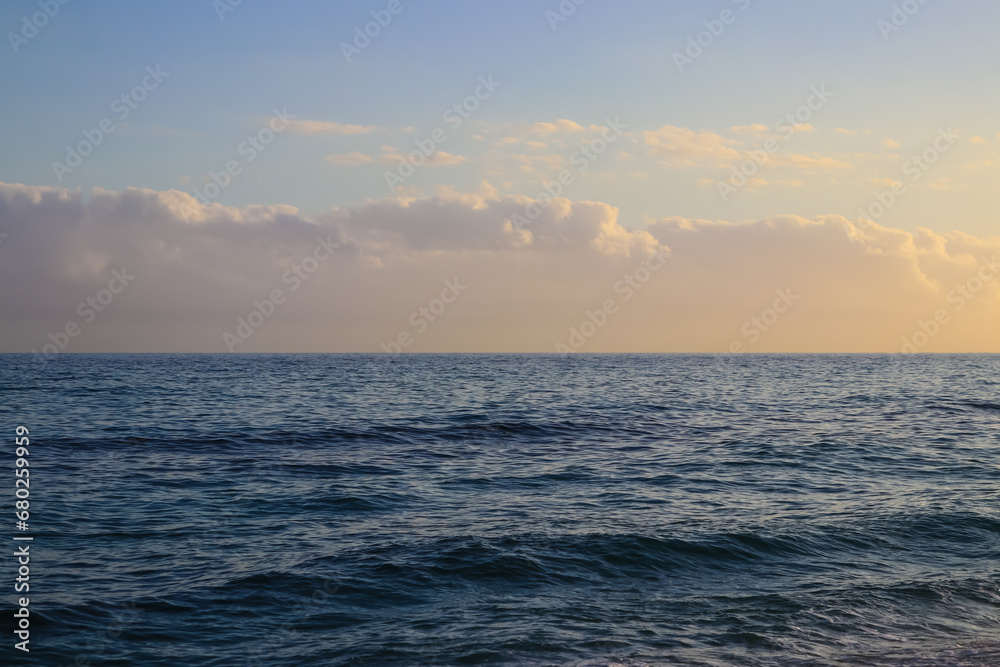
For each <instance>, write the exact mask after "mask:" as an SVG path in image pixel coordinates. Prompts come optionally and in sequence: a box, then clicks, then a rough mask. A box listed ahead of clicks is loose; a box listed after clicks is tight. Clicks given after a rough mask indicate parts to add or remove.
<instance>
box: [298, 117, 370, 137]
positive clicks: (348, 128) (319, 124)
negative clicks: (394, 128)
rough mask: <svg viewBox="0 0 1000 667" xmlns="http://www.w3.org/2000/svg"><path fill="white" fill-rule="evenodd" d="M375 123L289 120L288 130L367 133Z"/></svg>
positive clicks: (309, 132) (299, 131)
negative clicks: (359, 123)
mask: <svg viewBox="0 0 1000 667" xmlns="http://www.w3.org/2000/svg"><path fill="white" fill-rule="evenodd" d="M377 129H379V128H378V126H377V125H345V124H343V123H333V122H327V121H321V120H293V121H289V127H288V131H289V132H291V133H292V134H307V135H308V134H341V135H351V134H368V133H370V132H374V131H376V130H377Z"/></svg>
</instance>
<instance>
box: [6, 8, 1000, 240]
mask: <svg viewBox="0 0 1000 667" xmlns="http://www.w3.org/2000/svg"><path fill="white" fill-rule="evenodd" d="M386 4H387V3H386V2H357V3H324V2H295V3H290V4H281V5H278V4H277V3H264V2H254V1H253V0H246V1H244V2H243V3H242V4H240V5H239V6H237V7H235V8H234V9H233V11H231V12H226V13H225V14H224V20H221V21H220V19H219V18H218V16H217V11H216V9H215V8H214V7H213V3H212V2H210V1H209V0H181V1H180V2H173V3H169V4H166V3H162V4H148V3H132V2H102V3H99V4H97V3H90V4H88V3H83V2H70V3H69V4H67V5H65V6H62V7H61V8H60V11H59V13H58V15H56V16H55V17H54V18H52V19H51V21H50V23H49V25H47V26H45V27H44V28H42V29H41V30H40V31H39V34H38V35H37V36H36V37H34V38H32V39H31V40H30V41H29V43H28V44H26V45H23V46H22V47H21V49H20V52H19V53H17V54H14V53H13V52H12V49H10V48H8V49H7V51H6V53H5V54H4V56H3V57H4V58H5V59H6V60H7V65H6V66H5V67H4V68H3V70H2V74H0V77H2V79H0V84H2V85H3V88H4V89H5V90H7V91H9V92H8V94H10V95H11V99H12V100H14V101H15V102H14V104H13V105H10V106H9V107H8V111H7V113H6V115H7V122H6V123H5V127H4V132H3V134H4V147H5V150H4V151H3V155H2V157H0V180H3V181H7V182H22V183H30V184H35V185H47V184H51V185H56V184H58V181H57V180H56V179H55V177H54V175H53V170H52V167H51V163H52V161H53V160H59V159H61V158H62V157H63V155H64V153H65V150H64V146H65V145H67V144H69V143H71V142H74V141H76V140H78V139H79V138H81V135H80V133H81V131H82V130H84V129H87V128H89V127H91V126H94V125H96V123H97V122H98V121H99V120H100V119H101V118H102V117H104V116H106V115H108V107H109V103H110V101H111V100H113V99H114V98H115V97H117V96H119V95H120V94H122V93H123V92H125V91H128V90H129V89H131V87H132V86H134V85H135V84H136V83H137V81H138V80H140V79H141V77H142V74H143V70H144V68H145V67H146V66H148V65H156V64H159V65H161V66H162V68H163V70H165V71H168V72H170V76H169V78H168V79H167V80H166V81H165V82H164V84H163V85H162V87H161V88H158V89H157V90H155V91H153V93H151V94H150V96H149V98H148V99H147V100H145V101H144V102H143V103H142V104H141V105H140V106H139V108H137V109H136V110H135V112H134V114H132V116H131V117H130V118H129V119H128V124H127V125H125V126H123V127H121V128H119V129H118V130H117V131H116V132H115V133H114V134H113V135H112V136H110V137H108V140H107V141H106V144H105V145H102V146H101V147H99V149H98V150H97V151H95V153H94V154H93V155H92V156H90V157H89V158H88V159H87V160H86V163H85V164H84V165H83V166H82V167H81V168H80V169H79V170H77V171H75V172H74V173H73V174H71V175H69V176H67V177H66V179H65V181H64V182H63V183H62V185H64V186H68V187H71V188H75V187H77V186H79V187H81V188H83V189H84V190H88V189H89V188H91V187H94V186H99V187H104V188H109V189H122V188H125V187H128V186H137V187H144V188H152V189H159V190H165V189H170V188H179V189H185V190H188V191H190V190H191V186H190V185H189V184H188V183H187V179H192V180H193V181H194V182H195V183H197V182H198V181H199V180H200V179H201V178H203V177H204V175H205V174H206V173H207V172H208V171H209V170H215V169H218V167H219V165H220V164H224V163H225V162H226V161H227V160H228V159H229V158H230V156H231V155H232V154H233V152H234V150H235V147H236V146H237V145H238V144H239V142H240V141H241V140H242V138H244V137H245V136H246V135H247V134H248V133H249V132H255V131H256V130H257V129H258V128H259V127H261V126H262V123H263V122H264V119H265V118H266V117H267V116H268V115H269V113H270V109H272V108H273V107H279V108H287V109H288V110H289V112H291V113H293V114H295V115H297V116H298V117H299V118H301V119H308V120H320V121H331V122H338V123H348V124H362V125H376V126H378V127H379V128H383V129H380V130H379V131H378V132H376V133H373V134H371V135H365V136H337V135H333V136H325V135H322V136H296V137H292V136H283V137H280V138H279V140H278V141H276V142H275V143H274V144H272V145H271V146H269V147H268V150H267V154H266V156H262V158H263V159H261V160H258V161H257V162H258V163H257V164H256V165H253V168H252V169H248V170H247V172H246V173H245V174H244V175H243V177H241V178H240V179H239V180H238V181H235V182H234V183H233V185H232V186H231V187H230V188H228V189H227V190H226V191H225V192H224V193H222V195H220V197H219V199H218V201H220V202H222V203H226V204H231V205H238V206H244V205H248V204H291V205H294V206H297V207H299V208H300V209H301V210H303V211H306V212H317V211H321V210H324V209H328V208H330V207H333V206H350V205H354V204H358V203H360V202H362V201H364V200H365V199H368V198H380V197H383V196H385V195H386V194H387V191H386V187H385V184H384V179H383V178H382V174H383V172H384V171H385V169H384V168H383V165H381V164H379V162H378V161H377V160H376V162H375V163H373V164H371V165H367V166H365V168H362V169H345V168H336V167H333V166H331V165H329V164H324V157H325V156H326V155H328V154H335V153H347V152H353V151H360V152H367V153H369V154H373V155H375V154H377V153H378V147H379V146H383V145H391V146H393V147H397V148H412V146H411V145H410V144H411V143H412V140H413V139H416V138H419V137H421V136H423V135H424V134H426V133H427V132H429V131H430V130H432V129H433V128H434V127H436V126H438V125H440V116H441V112H442V110H443V109H446V108H447V107H449V106H450V105H452V104H453V103H454V102H455V101H457V100H461V99H462V98H464V97H465V95H467V94H468V93H469V92H470V90H471V88H472V87H473V86H474V84H475V81H476V79H477V77H479V76H480V75H484V74H490V73H492V74H493V75H494V76H495V77H496V79H497V80H498V81H501V82H502V83H503V87H502V89H501V91H500V92H499V93H498V94H497V95H496V96H494V97H493V98H491V99H490V100H489V101H488V102H487V103H485V104H484V105H483V106H482V108H481V109H480V110H478V111H477V113H476V114H475V116H474V119H473V120H474V123H473V124H470V125H469V126H466V127H465V128H463V130H462V131H461V132H459V133H457V134H456V135H455V136H454V138H452V139H449V144H448V146H447V148H446V149H445V150H447V151H448V152H449V153H453V154H460V155H463V154H465V153H468V154H469V155H468V157H469V162H467V163H466V164H464V165H462V166H461V167H445V168H441V169H435V170H433V173H432V170H430V169H426V170H422V173H421V174H420V175H419V176H418V177H416V178H415V179H414V181H413V183H414V184H416V185H417V186H418V187H420V188H423V189H424V190H428V191H430V189H432V188H433V187H434V186H438V185H447V186H451V187H455V188H458V189H459V190H463V191H465V190H470V189H474V188H475V186H476V184H478V183H479V181H480V180H481V179H482V178H484V177H486V178H487V179H489V175H485V174H484V168H483V167H482V165H481V164H480V163H479V162H478V160H476V159H475V155H476V154H477V153H479V154H481V153H482V152H483V151H482V150H480V149H481V147H477V146H476V145H475V144H476V142H475V140H473V139H472V136H473V135H474V134H478V133H479V132H476V131H475V130H476V128H482V127H487V126H498V127H515V126H517V125H521V124H530V123H534V122H541V121H553V120H555V119H560V118H566V119H570V120H573V121H574V122H577V123H580V124H581V125H584V126H586V125H589V124H601V123H603V122H604V119H605V118H607V117H620V118H621V119H622V121H623V122H626V123H628V124H629V126H630V128H632V129H633V130H634V131H636V132H640V131H647V130H655V129H656V128H659V127H661V126H664V125H668V124H669V125H673V126H678V127H685V128H692V129H695V130H702V129H706V130H711V131H713V132H721V131H722V130H723V129H724V128H728V127H732V126H741V125H749V124H753V123H764V124H770V123H771V122H772V120H773V119H774V118H776V117H778V116H780V115H782V114H783V113H785V112H786V110H788V109H793V108H795V107H796V106H797V105H798V104H800V103H801V101H802V99H804V97H805V96H806V95H807V94H808V90H809V88H810V86H812V85H816V84H825V85H827V86H828V87H829V89H830V90H831V91H833V92H834V93H835V97H834V99H833V101H832V102H831V103H830V104H829V105H828V106H827V107H825V108H824V109H823V110H822V111H821V113H818V114H817V116H816V118H815V119H814V120H813V121H812V125H814V126H815V127H816V128H817V132H816V133H815V136H810V137H803V138H801V139H796V149H798V150H802V151H809V152H815V153H833V152H837V151H843V152H857V153H865V152H871V151H872V146H870V145H868V144H869V143H872V142H868V143H865V142H861V141H857V140H855V141H854V142H851V141H845V140H844V139H845V138H844V137H842V136H838V135H835V134H832V132H831V131H832V130H833V129H834V128H846V129H851V130H865V129H867V130H870V131H871V136H872V137H873V138H874V139H873V142H876V143H877V141H876V140H878V141H881V140H883V139H887V138H889V139H892V140H893V141H896V142H898V143H899V144H900V145H901V148H900V151H899V155H900V156H901V157H900V159H899V160H898V161H897V163H896V164H895V165H894V164H892V160H891V159H889V160H887V161H886V164H884V165H882V166H881V167H880V168H881V169H882V170H883V171H884V172H885V174H884V175H885V176H886V177H891V175H892V174H891V172H892V170H893V168H894V167H898V166H899V164H901V163H902V162H903V161H904V160H905V157H906V154H905V151H906V150H907V149H909V148H912V149H913V150H921V149H922V148H923V147H924V145H925V144H926V142H927V141H928V138H929V137H933V135H934V131H935V129H936V128H938V127H939V126H947V125H951V126H956V127H961V129H962V131H963V134H964V136H966V137H968V136H972V135H983V136H987V137H989V138H990V139H991V140H994V139H995V135H996V132H997V130H998V129H1000V128H998V127H997V123H996V122H995V120H994V119H995V118H997V117H998V111H1000V99H998V95H1000V92H998V91H1000V89H998V87H997V86H994V85H983V82H987V81H993V80H994V79H995V77H996V72H997V71H1000V62H998V61H1000V55H998V53H997V50H996V49H995V47H994V44H995V41H994V39H993V35H992V32H991V31H992V30H994V27H995V25H996V24H997V18H998V15H1000V7H998V6H996V5H995V3H988V2H952V3H947V4H946V3H943V2H935V1H933V0H931V1H929V2H927V3H926V4H925V5H923V6H921V8H920V9H919V11H918V12H917V13H916V14H914V15H913V16H912V17H911V18H909V20H908V21H907V23H906V24H905V25H903V26H902V27H901V29H900V30H899V31H898V32H894V33H892V34H891V35H890V39H889V41H888V42H886V41H885V40H883V38H882V34H881V33H880V30H879V28H878V26H877V22H878V21H879V20H880V19H888V18H889V17H890V16H891V13H892V8H893V5H894V3H893V2H871V1H867V2H861V1H847V2H838V3H801V2H790V1H785V2H780V1H774V2H763V1H760V0H750V2H749V3H745V2H743V1H742V0H741V2H739V3H731V2H725V1H717V2H699V3H676V2H675V3H664V2H644V1H634V2H629V3H625V4H622V3H611V2H600V1H598V0H589V1H588V2H586V3H584V4H583V5H581V6H579V7H578V8H577V10H576V11H575V13H573V15H571V16H569V17H568V19H567V20H566V21H565V22H561V23H559V24H558V26H557V29H556V30H555V31H553V30H552V29H551V28H550V25H549V22H548V20H547V18H546V12H547V11H558V6H559V3H558V2H529V1H527V0H513V1H510V2H504V3H484V2H478V3H468V2H454V1H445V2H435V3H421V2H411V1H404V2H402V6H403V10H402V12H401V13H399V14H398V15H396V16H394V17H393V20H392V22H391V23H390V24H389V26H388V27H386V28H385V29H384V30H383V32H382V34H380V35H379V36H378V37H376V38H375V39H374V40H373V41H372V43H371V45H370V46H368V47H367V48H366V49H365V50H364V51H363V52H362V53H361V54H359V55H358V56H357V57H356V58H355V59H354V62H353V63H351V64H348V63H347V62H346V61H345V59H344V57H343V55H342V53H341V48H340V44H341V42H343V41H345V40H346V41H349V40H350V39H351V38H352V37H353V32H354V27H355V26H359V25H363V24H364V23H366V22H367V21H370V20H371V16H370V12H371V11H378V10H381V9H384V8H385V6H386ZM744 6H745V9H741V7H744ZM727 9H728V10H730V11H732V12H733V13H734V15H735V16H736V20H735V21H734V22H733V23H732V24H730V25H728V26H726V28H725V31H724V32H723V34H721V35H720V36H719V37H717V38H716V39H715V41H714V43H713V44H711V45H710V46H709V47H708V48H707V49H706V50H705V53H704V54H703V55H701V56H700V57H699V58H698V59H697V60H696V61H695V62H694V63H693V64H692V65H690V66H689V67H688V68H687V69H686V70H685V71H684V72H683V73H680V72H678V71H677V68H676V67H675V65H674V62H673V58H672V53H673V52H674V51H677V50H682V49H683V48H684V47H685V45H686V41H687V38H688V37H690V36H694V35H697V33H698V32H699V31H701V30H703V29H704V27H703V25H702V23H703V21H706V20H708V21H711V20H713V19H715V18H716V17H718V16H719V14H720V13H721V12H722V11H724V10H727ZM32 10H34V11H37V10H38V8H37V6H36V5H35V4H34V3H29V2H15V3H7V4H5V6H4V8H3V10H2V13H0V24H2V25H4V26H5V28H8V29H14V30H16V29H17V28H18V27H19V24H20V21H21V18H22V17H23V16H24V15H26V14H29V13H31V12H32ZM473 125H474V126H475V127H473ZM407 127H413V128H415V130H414V131H412V132H411V133H404V132H401V131H400V130H401V129H402V128H407ZM629 152H635V151H629ZM638 152H639V153H641V152H642V151H641V150H640V151H638ZM636 157H638V158H639V160H640V163H639V164H636V165H630V167H629V168H630V172H629V173H631V172H632V171H641V172H643V173H645V174H646V178H645V181H646V182H644V183H642V184H641V185H642V186H643V187H642V188H641V189H640V188H636V187H634V186H635V184H634V183H632V184H631V185H630V183H629V179H627V178H623V179H620V181H619V182H615V183H613V182H610V181H603V182H602V181H601V180H600V179H591V181H588V182H587V183H581V184H580V185H579V190H578V192H577V194H576V196H578V197H581V198H590V199H599V200H601V201H608V202H610V203H612V204H614V205H616V206H619V207H620V208H621V209H622V213H623V221H624V222H625V224H628V225H631V226H634V225H636V224H639V222H638V221H639V220H640V219H641V217H642V216H653V217H661V216H666V215H686V216H692V217H700V218H709V219H717V218H718V219H747V218H755V217H760V216H765V215H777V214H781V213H795V214H800V215H816V214H830V213H839V214H845V215H846V214H848V213H851V212H852V211H853V210H854V209H856V207H857V206H858V205H862V204H864V203H865V201H866V199H867V198H868V196H869V195H870V193H869V192H868V190H870V189H871V188H870V187H868V185H867V184H866V183H864V182H863V181H864V179H861V178H859V179H856V180H858V181H859V183H858V185H857V187H853V188H852V187H847V186H843V185H840V186H833V185H831V184H830V183H818V182H817V183H813V182H812V181H816V180H817V179H812V181H809V182H808V183H807V187H805V188H797V189H796V191H794V192H783V193H781V194H780V196H778V197H773V196H769V197H764V196H754V195H750V194H749V193H742V192H741V193H740V194H741V196H740V197H738V198H734V199H739V200H740V201H738V202H728V203H724V202H721V201H720V200H719V198H718V197H717V196H716V193H715V192H714V191H713V189H712V188H710V187H709V188H701V189H699V188H698V187H693V186H692V178H691V175H690V174H689V173H686V172H684V173H677V172H676V171H675V170H671V169H669V168H657V166H655V165H654V166H652V167H650V166H649V165H644V164H641V163H642V158H643V156H642V155H641V154H640V155H637V156H636ZM968 159H970V160H971V159H972V158H971V157H970V158H968ZM605 162H607V163H608V164H607V165H606V166H605V165H598V168H603V169H605V170H606V171H620V170H621V169H620V168H619V167H618V166H617V165H614V164H611V162H612V161H611V160H606V161H605ZM949 168H950V167H949ZM941 173H942V174H943V173H945V172H944V170H942V172H941ZM716 175H717V174H716ZM712 177H713V175H712V174H708V175H704V176H702V178H712ZM494 178H501V177H497V176H495V177H494ZM502 179H503V180H506V181H512V183H513V184H512V186H511V191H515V192H522V193H524V194H530V195H533V194H535V192H537V190H538V188H537V183H535V182H532V179H530V178H524V177H523V176H521V175H519V174H513V175H508V176H507V177H502ZM649 180H653V181H655V183H656V187H655V188H649ZM788 180H791V179H788ZM838 180H843V179H838ZM622 181H624V182H622ZM744 194H747V196H742V195H744ZM939 199H940V200H941V201H926V202H923V203H922V204H921V206H920V207H919V208H920V209H921V210H923V211H924V212H925V213H926V214H927V215H941V214H943V213H944V212H945V211H946V210H948V209H949V208H951V207H952V206H953V202H952V201H951V200H950V199H949V198H948V197H943V198H939ZM995 212H996V211H995V208H990V207H989V206H988V205H985V204H983V203H982V202H978V200H977V201H976V215H975V216H973V217H974V219H970V220H969V221H968V222H967V223H965V224H966V226H967V227H968V230H969V231H982V227H983V225H984V224H985V220H984V219H983V218H982V217H981V216H987V215H991V214H993V213H995ZM915 222H916V220H915V219H913V218H911V223H910V224H914V223H915ZM920 222H921V224H928V222H927V220H920ZM901 224H902V221H901Z"/></svg>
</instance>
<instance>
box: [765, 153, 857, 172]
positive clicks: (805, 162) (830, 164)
mask: <svg viewBox="0 0 1000 667" xmlns="http://www.w3.org/2000/svg"><path fill="white" fill-rule="evenodd" d="M771 159H772V160H773V164H774V165H776V166H777V165H780V166H786V167H795V168H797V169H803V170H806V171H812V170H816V169H850V168H851V164H850V163H849V162H845V161H843V160H838V159H836V158H832V157H826V156H823V155H795V154H791V155H783V154H780V153H779V154H777V155H775V156H773V157H772V158H771Z"/></svg>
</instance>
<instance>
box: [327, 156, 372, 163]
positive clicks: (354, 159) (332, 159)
mask: <svg viewBox="0 0 1000 667" xmlns="http://www.w3.org/2000/svg"><path fill="white" fill-rule="evenodd" d="M325 161H326V162H329V163H330V164H339V165H355V164H368V163H370V162H372V159H371V158H370V157H369V156H367V155H365V154H364V153H344V154H339V155H336V154H335V155H327V156H326V158H325Z"/></svg>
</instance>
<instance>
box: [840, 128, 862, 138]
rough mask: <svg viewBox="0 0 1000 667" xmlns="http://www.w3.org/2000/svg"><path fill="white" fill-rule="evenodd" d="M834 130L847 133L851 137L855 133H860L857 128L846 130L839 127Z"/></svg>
mask: <svg viewBox="0 0 1000 667" xmlns="http://www.w3.org/2000/svg"><path fill="white" fill-rule="evenodd" d="M834 132H837V133H838V134H845V135H847V136H849V137H853V136H854V135H855V134H857V133H858V131H857V130H845V129H844V128H842V127H838V128H837V129H835V130H834Z"/></svg>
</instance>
